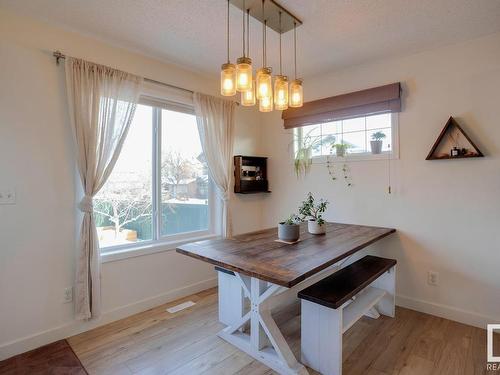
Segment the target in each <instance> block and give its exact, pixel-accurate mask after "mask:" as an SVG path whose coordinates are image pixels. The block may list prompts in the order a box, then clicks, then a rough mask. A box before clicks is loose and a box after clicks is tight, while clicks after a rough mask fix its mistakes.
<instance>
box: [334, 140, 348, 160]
mask: <svg viewBox="0 0 500 375" xmlns="http://www.w3.org/2000/svg"><path fill="white" fill-rule="evenodd" d="M334 148H335V154H336V155H337V156H338V157H341V158H342V157H344V156H345V154H346V153H347V150H348V149H349V148H351V144H349V143H347V142H340V143H334V144H333V145H332V146H331V149H332V151H333V149H334Z"/></svg>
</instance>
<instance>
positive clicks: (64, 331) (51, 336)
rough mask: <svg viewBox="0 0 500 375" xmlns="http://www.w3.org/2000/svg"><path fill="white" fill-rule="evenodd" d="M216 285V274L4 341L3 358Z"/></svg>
mask: <svg viewBox="0 0 500 375" xmlns="http://www.w3.org/2000/svg"><path fill="white" fill-rule="evenodd" d="M214 286H217V278H216V277H214V278H211V279H208V280H203V281H200V282H197V283H194V284H191V285H188V286H185V287H181V288H178V289H174V290H170V291H168V292H166V293H163V294H160V295H157V296H154V297H150V298H146V299H144V300H141V301H137V302H134V303H131V304H129V305H125V306H121V307H118V308H115V309H113V310H109V311H105V312H103V314H102V315H101V317H100V318H98V319H96V320H92V321H89V322H81V321H72V322H70V323H67V324H63V325H60V326H58V327H54V328H51V329H48V330H46V331H42V332H38V333H35V334H34V335H30V336H26V337H23V338H20V339H17V340H14V341H10V342H7V343H4V344H1V345H0V361H1V360H4V359H6V358H9V357H12V356H14V355H16V354H20V353H24V352H27V351H29V350H32V349H35V348H38V347H40V346H43V345H46V344H50V343H51V342H54V341H57V340H61V339H64V338H67V337H70V336H73V335H76V334H78V333H82V332H85V331H88V330H90V329H93V328H96V327H99V326H102V325H104V324H108V323H111V322H113V321H115V320H119V319H123V318H126V317H127V316H130V315H133V314H137V313H139V312H141V311H145V310H148V309H150V308H153V307H156V306H158V305H161V304H164V303H167V302H171V301H174V300H176V299H178V298H182V297H186V296H189V295H191V294H194V293H197V292H200V291H202V290H205V289H209V288H212V287H214Z"/></svg>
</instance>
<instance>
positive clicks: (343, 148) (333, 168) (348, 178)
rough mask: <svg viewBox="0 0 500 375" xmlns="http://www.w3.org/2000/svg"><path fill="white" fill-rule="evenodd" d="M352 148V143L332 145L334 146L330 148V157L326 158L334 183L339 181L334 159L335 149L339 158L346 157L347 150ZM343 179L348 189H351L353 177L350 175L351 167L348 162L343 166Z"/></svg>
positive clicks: (327, 167)
mask: <svg viewBox="0 0 500 375" xmlns="http://www.w3.org/2000/svg"><path fill="white" fill-rule="evenodd" d="M351 147H352V145H351V144H350V143H347V142H341V143H335V144H332V146H331V148H330V155H327V156H326V169H327V170H328V174H329V175H330V178H331V179H332V181H336V180H337V175H336V166H335V161H334V160H333V157H332V155H333V150H334V149H335V150H336V156H337V157H345V155H346V152H347V150H348V149H349V148H351ZM339 150H340V152H339ZM339 154H340V155H339ZM342 177H343V180H344V181H345V183H346V185H347V186H348V187H351V186H352V179H351V176H350V174H349V165H348V164H347V162H344V163H343V164H342Z"/></svg>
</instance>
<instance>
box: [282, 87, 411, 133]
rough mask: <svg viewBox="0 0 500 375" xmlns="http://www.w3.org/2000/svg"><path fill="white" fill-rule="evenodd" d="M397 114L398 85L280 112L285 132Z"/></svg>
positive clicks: (399, 106)
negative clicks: (335, 122) (361, 118)
mask: <svg viewBox="0 0 500 375" xmlns="http://www.w3.org/2000/svg"><path fill="white" fill-rule="evenodd" d="M400 111H401V84H400V83H399V82H396V83H391V84H389V85H384V86H379V87H373V88H370V89H366V90H361V91H356V92H351V93H348V94H342V95H337V96H332V97H330V98H325V99H319V100H314V101H312V102H307V103H304V105H303V106H302V107H300V108H289V109H287V110H286V111H283V113H282V115H281V118H282V119H283V120H284V127H285V129H291V128H298V127H301V126H306V125H311V124H318V123H321V122H330V121H337V120H344V119H348V118H353V117H360V116H369V115H376V114H381V113H391V112H400Z"/></svg>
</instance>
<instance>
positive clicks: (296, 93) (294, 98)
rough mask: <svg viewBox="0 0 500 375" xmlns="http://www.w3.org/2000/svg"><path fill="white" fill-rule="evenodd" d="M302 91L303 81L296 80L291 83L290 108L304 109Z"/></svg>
mask: <svg viewBox="0 0 500 375" xmlns="http://www.w3.org/2000/svg"><path fill="white" fill-rule="evenodd" d="M302 90H303V89H302V80H301V79H295V80H293V81H292V82H291V83H290V103H289V106H290V107H293V108H297V107H302V105H303V104H304V94H303V91H302Z"/></svg>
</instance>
